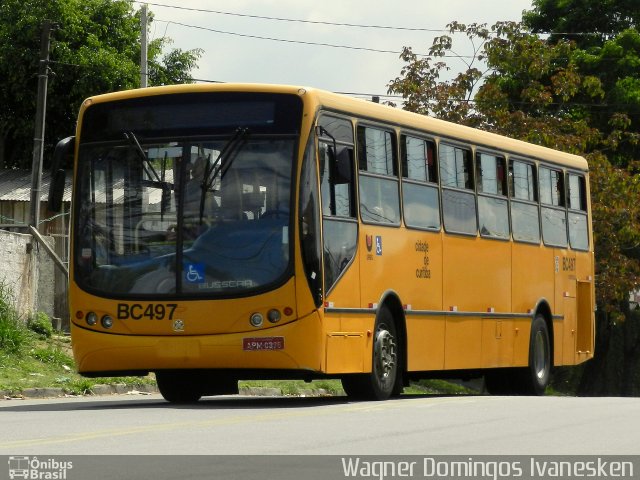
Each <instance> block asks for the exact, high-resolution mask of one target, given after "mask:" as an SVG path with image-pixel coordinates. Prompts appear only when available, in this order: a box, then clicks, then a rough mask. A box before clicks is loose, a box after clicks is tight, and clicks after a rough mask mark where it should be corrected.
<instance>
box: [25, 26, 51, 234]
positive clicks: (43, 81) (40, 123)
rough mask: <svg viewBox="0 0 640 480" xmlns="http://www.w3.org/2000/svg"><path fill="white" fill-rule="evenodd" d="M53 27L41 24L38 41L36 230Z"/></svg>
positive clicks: (33, 221)
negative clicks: (40, 35)
mask: <svg viewBox="0 0 640 480" xmlns="http://www.w3.org/2000/svg"><path fill="white" fill-rule="evenodd" d="M54 28H55V25H54V24H53V23H52V22H51V20H45V21H44V22H43V24H42V37H41V41H40V66H39V68H38V103H37V107H36V126H35V136H34V138H33V162H32V165H31V205H30V206H31V212H30V213H31V215H30V218H29V225H31V226H32V227H33V228H35V229H37V228H38V223H39V221H40V190H41V186H40V184H41V182H42V156H43V147H44V123H45V114H46V110H47V82H48V80H49V47H50V44H51V30H53V29H54Z"/></svg>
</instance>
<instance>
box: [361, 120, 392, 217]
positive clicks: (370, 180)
mask: <svg viewBox="0 0 640 480" xmlns="http://www.w3.org/2000/svg"><path fill="white" fill-rule="evenodd" d="M358 166H359V170H360V176H359V180H358V187H359V193H360V218H362V221H364V222H368V223H383V224H391V225H399V224H400V198H399V193H398V172H397V162H396V148H395V135H394V134H393V133H392V132H389V131H387V130H381V129H378V128H372V127H364V126H359V127H358Z"/></svg>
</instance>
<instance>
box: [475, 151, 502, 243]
mask: <svg viewBox="0 0 640 480" xmlns="http://www.w3.org/2000/svg"><path fill="white" fill-rule="evenodd" d="M505 170H506V167H505V160H504V158H503V157H498V156H495V155H490V154H487V153H478V154H477V155H476V178H477V184H478V219H479V221H480V235H482V236H484V237H492V238H501V239H503V240H508V239H509V234H510V232H509V206H508V204H507V179H506V175H505Z"/></svg>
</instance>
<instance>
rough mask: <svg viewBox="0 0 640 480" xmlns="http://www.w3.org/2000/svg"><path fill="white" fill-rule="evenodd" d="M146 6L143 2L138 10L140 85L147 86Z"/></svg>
mask: <svg viewBox="0 0 640 480" xmlns="http://www.w3.org/2000/svg"><path fill="white" fill-rule="evenodd" d="M147 8H148V5H147V4H146V3H145V4H143V5H142V9H141V10H140V87H141V88H146V87H147V77H148V72H147V68H148V66H147V63H148V62H147V48H148V47H147V22H148V19H147Z"/></svg>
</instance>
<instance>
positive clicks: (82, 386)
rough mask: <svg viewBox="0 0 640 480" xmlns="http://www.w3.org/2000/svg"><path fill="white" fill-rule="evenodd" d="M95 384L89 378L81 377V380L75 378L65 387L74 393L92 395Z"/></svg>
mask: <svg viewBox="0 0 640 480" xmlns="http://www.w3.org/2000/svg"><path fill="white" fill-rule="evenodd" d="M94 386H95V382H94V381H93V380H90V379H88V378H81V379H79V380H74V381H72V382H71V384H70V385H67V386H66V387H65V389H66V390H68V391H69V393H71V394H73V395H92V394H93V391H92V389H93V387H94Z"/></svg>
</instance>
